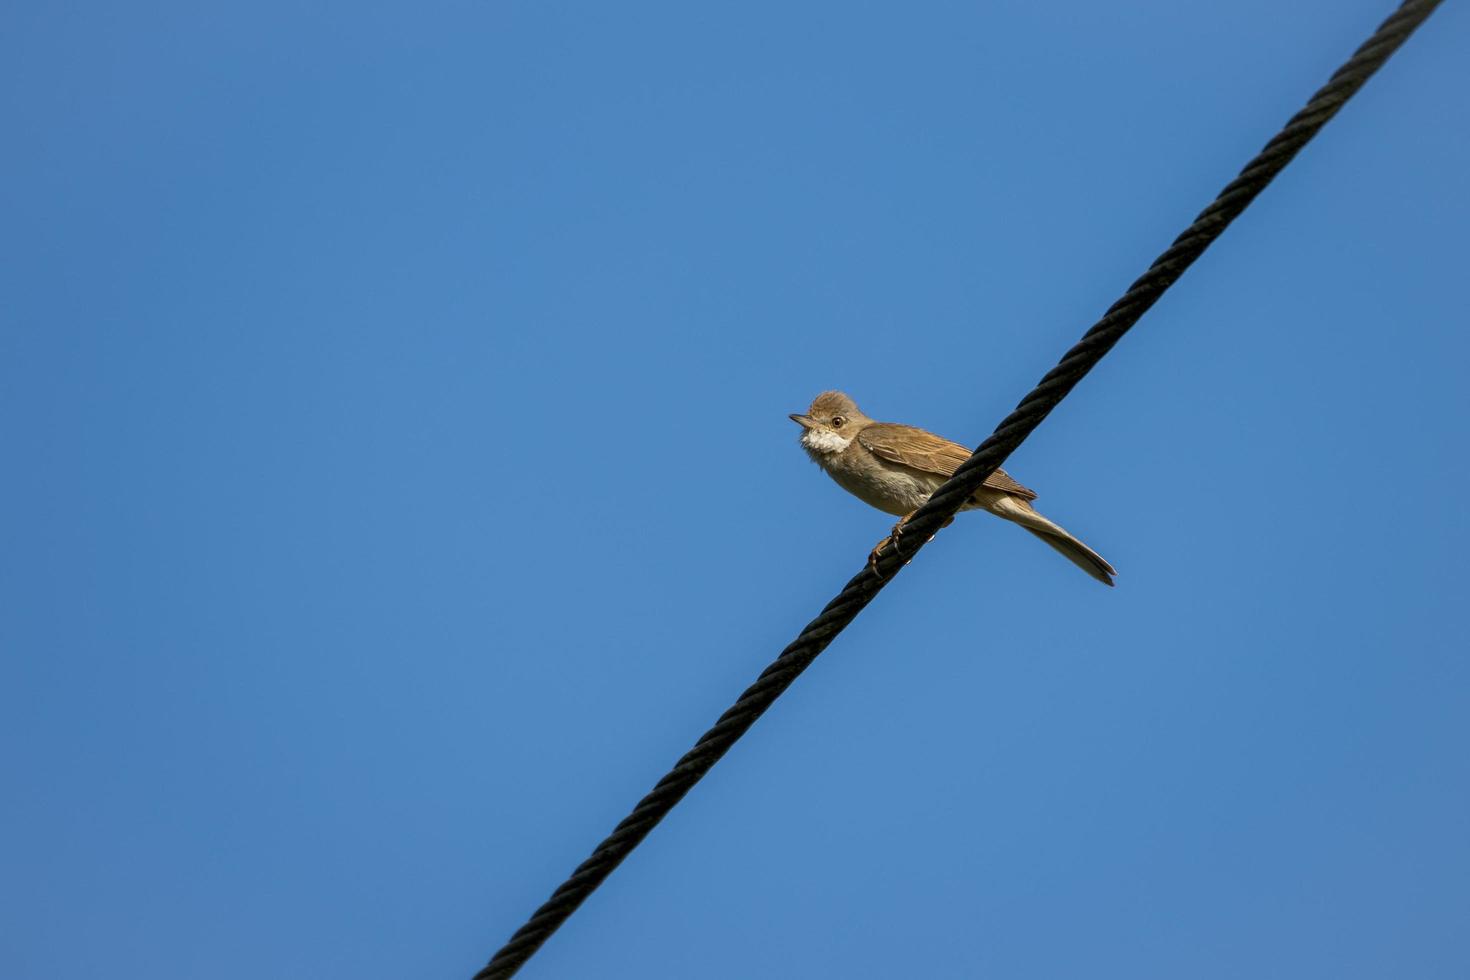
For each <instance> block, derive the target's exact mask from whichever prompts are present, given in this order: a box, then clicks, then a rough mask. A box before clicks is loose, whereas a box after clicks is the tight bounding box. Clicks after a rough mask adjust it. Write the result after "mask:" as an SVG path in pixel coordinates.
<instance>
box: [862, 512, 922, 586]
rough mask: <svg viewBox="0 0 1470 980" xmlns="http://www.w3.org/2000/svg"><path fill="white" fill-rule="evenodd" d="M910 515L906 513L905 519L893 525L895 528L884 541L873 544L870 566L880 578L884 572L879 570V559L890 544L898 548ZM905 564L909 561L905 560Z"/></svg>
mask: <svg viewBox="0 0 1470 980" xmlns="http://www.w3.org/2000/svg"><path fill="white" fill-rule="evenodd" d="M910 516H911V515H908V514H905V515H904V517H903V520H901V521H899V522H898V523H897V524H895V525H893V530H892V531H889V532H888V536H887V537H886V538H884V539H883V540H882V541H879V542H878V543H877V544H875V545H873V550H872V551H870V552H868V567H869V568H871V569H872V570H873V574H874V575H877V576H878V577H879V578H882V577H883V573H882V572H880V571H878V559H879V558H880V557H882V555H883V552H884V551H885V550H887V549H888V548H889V547H890V546H891V547H892V548H893V549H894V550H895V551H897V550H898V542H899V539H900V538H902V537H903V522H904V521H906V520H908V519H909V517H910ZM904 564H905V565H907V564H908V562H904Z"/></svg>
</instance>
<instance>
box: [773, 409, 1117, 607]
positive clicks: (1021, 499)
mask: <svg viewBox="0 0 1470 980" xmlns="http://www.w3.org/2000/svg"><path fill="white" fill-rule="evenodd" d="M790 418H791V420H792V421H793V422H795V423H797V424H798V425H800V426H801V428H802V432H801V447H802V448H803V449H805V450H806V453H807V455H808V456H810V457H811V458H812V461H813V462H815V463H816V464H817V465H818V466H820V467H821V468H822V470H823V471H824V472H825V473H826V474H827V475H828V476H830V477H831V478H832V479H833V480H835V481H837V485H838V486H840V487H842V489H844V490H846V491H847V492H848V493H850V494H852V495H853V496H854V497H857V498H858V499H859V500H861V501H863V502H864V503H866V504H869V505H870V506H873V507H876V508H878V509H879V510H881V511H883V512H884V513H887V514H896V515H898V516H899V517H901V518H902V519H901V520H900V521H899V522H898V523H897V524H896V525H894V528H893V531H892V533H891V534H890V535H889V536H888V537H886V538H884V539H883V540H882V541H880V542H878V545H877V546H876V547H875V548H874V549H873V551H872V554H871V555H869V563H870V564H871V565H872V566H873V569H874V571H875V572H876V571H877V564H876V563H877V560H878V556H879V555H880V554H881V553H882V551H883V549H884V547H885V546H887V545H889V544H890V543H892V544H896V543H897V539H898V536H899V535H901V534H902V533H903V526H904V522H905V521H907V520H908V519H909V518H910V517H911V516H913V513H914V511H916V510H918V509H919V507H920V506H922V505H923V503H924V501H926V500H928V499H929V495H930V494H932V493H933V492H934V491H935V490H937V489H938V488H939V486H940V485H941V484H943V483H944V482H945V481H946V480H948V479H949V478H950V476H952V475H953V474H954V471H955V470H956V469H958V468H959V465H960V464H961V463H963V462H964V461H965V460H967V459H969V458H970V450H969V449H966V448H965V447H964V446H961V445H960V444H959V443H956V442H950V441H949V440H948V439H944V438H942V437H940V436H937V435H935V434H934V433H932V432H928V431H926V430H924V429H920V428H916V427H914V426H912V425H900V424H899V423H897V422H875V421H873V420H872V419H870V418H868V417H867V416H866V415H864V414H863V413H862V410H861V409H859V408H858V406H857V402H855V401H853V400H852V399H851V398H850V397H848V396H847V395H846V394H844V393H843V392H840V391H824V392H822V393H821V394H819V395H818V396H817V397H816V398H815V399H814V400H813V401H812V405H811V408H809V409H807V411H806V413H805V414H793V415H791V416H790ZM1035 499H1036V493H1035V491H1033V490H1029V489H1027V488H1026V487H1024V486H1022V485H1021V484H1020V483H1017V482H1016V481H1015V480H1014V479H1012V478H1011V476H1010V474H1008V473H1007V472H1006V471H1005V470H1001V469H997V470H996V471H995V472H994V473H992V474H990V476H988V477H986V478H985V482H984V484H982V485H981V487H980V489H978V490H976V491H975V493H974V495H973V496H972V497H971V498H970V499H969V500H967V501H966V502H965V503H964V504H963V505H962V506H961V507H960V510H962V511H964V510H987V511H989V512H990V513H992V514H994V515H995V516H997V517H1003V518H1005V519H1006V520H1008V521H1010V522H1011V523H1013V524H1019V525H1020V526H1021V527H1023V528H1025V529H1026V530H1028V531H1030V532H1031V533H1032V534H1034V535H1036V536H1037V537H1038V538H1040V539H1041V540H1042V541H1044V542H1046V543H1047V544H1048V545H1050V546H1051V547H1052V548H1054V549H1056V550H1057V551H1058V552H1060V553H1061V555H1062V557H1064V558H1066V559H1067V560H1068V561H1070V562H1071V563H1072V564H1074V565H1076V566H1077V567H1078V568H1080V569H1082V570H1083V571H1084V572H1086V573H1087V574H1088V575H1091V576H1092V577H1093V578H1095V579H1097V580H1098V581H1099V582H1101V583H1103V584H1104V585H1109V586H1111V585H1112V584H1113V576H1114V575H1116V574H1117V571H1116V570H1115V569H1114V568H1113V566H1112V565H1110V564H1108V562H1107V560H1106V559H1104V558H1103V556H1102V555H1099V554H1098V553H1097V552H1096V551H1093V550H1092V549H1091V548H1089V547H1088V546H1087V545H1085V544H1083V543H1082V542H1081V541H1080V540H1078V539H1077V538H1076V536H1074V535H1073V534H1071V533H1070V532H1069V531H1067V530H1066V529H1065V528H1063V527H1062V526H1061V525H1059V524H1056V523H1055V522H1053V521H1050V520H1048V519H1047V518H1045V517H1043V516H1042V515H1041V514H1040V513H1038V512H1037V510H1036V508H1035V507H1033V506H1032V505H1031V502H1032V501H1033V500H1035ZM952 519H953V518H951V520H952ZM947 525H948V522H946V526H947Z"/></svg>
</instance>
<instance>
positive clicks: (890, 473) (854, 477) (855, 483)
mask: <svg viewBox="0 0 1470 980" xmlns="http://www.w3.org/2000/svg"><path fill="white" fill-rule="evenodd" d="M821 463H822V468H823V469H825V470H826V471H827V473H828V475H829V476H831V477H832V479H833V480H835V481H837V485H838V486H840V487H842V489H844V490H846V491H847V492H848V493H850V494H852V495H853V496H854V497H857V498H858V499H859V500H861V501H862V502H863V503H865V504H868V505H869V506H870V507H876V508H878V509H879V510H881V511H883V512H885V513H888V514H896V515H898V516H900V517H902V516H903V515H905V514H908V513H911V512H912V511H914V510H916V509H918V507H919V506H920V505H921V504H923V503H924V501H926V500H928V499H929V495H930V494H931V493H933V492H934V491H935V490H937V489H938V488H939V485H940V484H942V483H943V482H944V477H942V476H939V475H938V474H935V473H924V472H921V471H920V470H913V469H909V468H908V467H907V466H898V465H896V464H890V463H885V462H883V461H882V460H880V459H878V458H877V457H875V456H874V455H873V454H871V453H869V452H867V451H866V450H862V449H859V448H857V447H854V448H852V449H849V450H848V451H847V452H844V453H842V454H840V455H837V456H830V457H827V458H826V459H823V460H821Z"/></svg>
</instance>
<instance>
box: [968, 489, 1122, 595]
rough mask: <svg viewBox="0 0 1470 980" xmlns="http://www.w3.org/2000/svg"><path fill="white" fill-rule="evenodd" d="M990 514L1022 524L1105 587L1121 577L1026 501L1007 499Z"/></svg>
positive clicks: (1001, 500)
mask: <svg viewBox="0 0 1470 980" xmlns="http://www.w3.org/2000/svg"><path fill="white" fill-rule="evenodd" d="M990 510H991V511H992V512H993V513H995V514H997V515H999V516H1001V517H1004V518H1005V519H1006V520H1008V521H1012V522H1013V523H1016V524H1019V525H1021V526H1022V527H1024V528H1025V529H1026V530H1028V531H1030V532H1031V533H1032V534H1034V535H1036V536H1037V537H1038V538H1040V539H1041V540H1043V541H1045V542H1046V543H1047V544H1048V545H1050V546H1051V547H1052V548H1054V549H1055V550H1056V551H1058V552H1059V553H1061V555H1062V557H1063V558H1065V559H1067V560H1068V561H1069V562H1071V563H1072V564H1074V565H1076V566H1077V567H1078V568H1080V569H1082V570H1083V571H1084V572H1086V573H1087V574H1088V575H1091V576H1092V577H1093V578H1095V579H1097V580H1098V581H1099V582H1101V583H1102V584H1103V585H1112V584H1113V576H1114V575H1116V574H1118V573H1117V572H1116V571H1115V570H1114V569H1113V566H1112V565H1109V564H1108V562H1107V559H1106V558H1104V557H1103V556H1102V555H1100V554H1098V553H1097V552H1095V551H1093V550H1092V549H1091V548H1089V547H1087V545H1085V544H1083V543H1082V542H1081V541H1079V540H1077V538H1076V537H1074V536H1073V535H1072V534H1070V533H1068V531H1067V529H1066V528H1064V527H1062V526H1061V525H1060V524H1054V523H1052V522H1051V521H1049V520H1047V519H1046V518H1045V517H1042V516H1041V515H1040V514H1038V513H1037V512H1036V511H1035V509H1034V508H1032V506H1031V505H1030V504H1029V503H1027V502H1026V501H1024V500H1019V499H1017V498H1015V497H1004V498H1002V499H1000V500H998V501H996V502H995V503H994V504H992V505H991V506H990Z"/></svg>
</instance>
